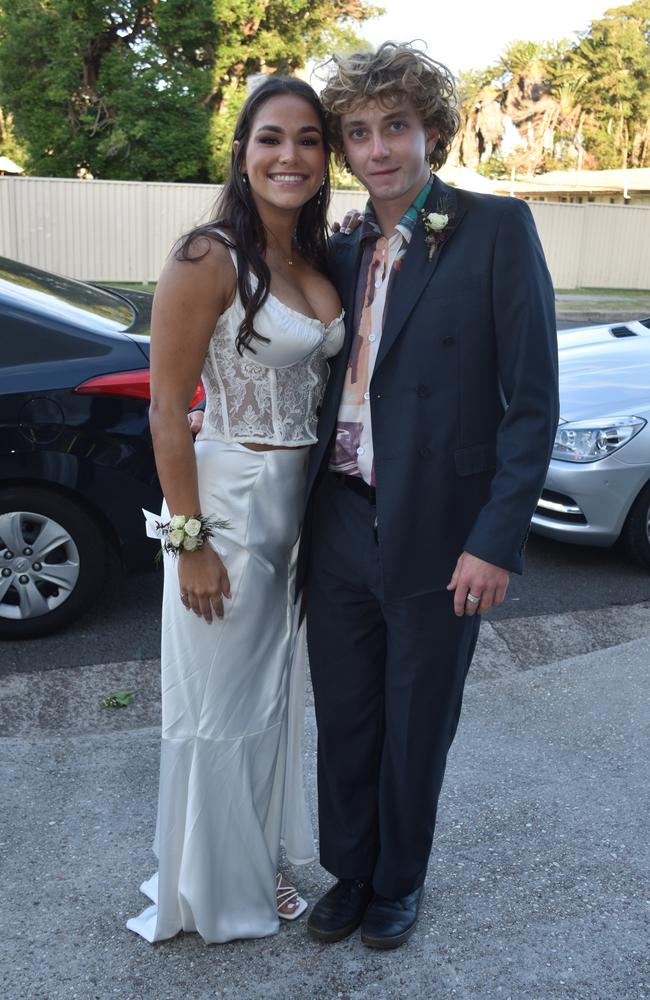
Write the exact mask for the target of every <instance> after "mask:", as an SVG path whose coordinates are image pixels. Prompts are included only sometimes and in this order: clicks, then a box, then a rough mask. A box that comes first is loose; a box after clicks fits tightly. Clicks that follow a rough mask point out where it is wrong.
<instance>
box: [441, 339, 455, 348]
mask: <svg viewBox="0 0 650 1000" xmlns="http://www.w3.org/2000/svg"><path fill="white" fill-rule="evenodd" d="M453 342H454V338H453V337H445V339H444V340H443V344H444V345H445V347H451V345H452V344H453Z"/></svg>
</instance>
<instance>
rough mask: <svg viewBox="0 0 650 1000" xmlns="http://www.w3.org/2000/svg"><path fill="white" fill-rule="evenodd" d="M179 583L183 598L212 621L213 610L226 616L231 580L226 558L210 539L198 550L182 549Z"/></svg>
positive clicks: (209, 621) (195, 611)
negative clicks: (225, 604)
mask: <svg viewBox="0 0 650 1000" xmlns="http://www.w3.org/2000/svg"><path fill="white" fill-rule="evenodd" d="M178 583H179V587H180V592H181V593H180V597H181V601H182V602H183V604H184V605H185V607H186V609H187V610H188V611H193V612H194V614H195V615H198V616H199V617H200V618H205V620H206V622H208V624H211V622H212V611H213V610H214V613H215V615H216V616H217V618H223V598H224V597H225V598H227V600H230V597H231V594H230V580H229V579H228V572H227V570H226V567H225V566H224V564H223V562H222V561H221V559H220V558H219V556H218V555H217V553H216V552H215V551H214V549H213V548H212V546H211V545H208V544H207V543H206V544H205V545H203V547H202V548H200V549H196V551H194V552H182V553H181V554H180V556H179V557H178Z"/></svg>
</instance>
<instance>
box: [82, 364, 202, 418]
mask: <svg viewBox="0 0 650 1000" xmlns="http://www.w3.org/2000/svg"><path fill="white" fill-rule="evenodd" d="M73 391H74V392H77V393H79V395H81V396H128V397H130V398H131V399H151V386H150V383H149V369H148V368H139V369H138V370H137V371H132V372H112V373H111V374H110V375H96V376H95V377H94V378H89V379H87V381H85V382H82V383H81V385H78V386H77V387H76V388H75V389H74V390H73ZM203 399H205V392H204V391H203V385H202V384H201V382H199V384H198V385H197V387H196V389H195V390H194V395H193V396H192V400H191V402H190V403H189V409H190V410H191V409H193V407H195V406H197V405H198V404H199V403H200V402H201V401H202V400H203Z"/></svg>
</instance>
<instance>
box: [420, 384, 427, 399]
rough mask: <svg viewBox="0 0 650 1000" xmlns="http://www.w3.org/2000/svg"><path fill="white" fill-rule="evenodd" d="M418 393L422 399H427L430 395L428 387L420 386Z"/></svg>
mask: <svg viewBox="0 0 650 1000" xmlns="http://www.w3.org/2000/svg"><path fill="white" fill-rule="evenodd" d="M417 393H418V396H419V397H420V399H425V398H426V397H427V396H428V395H429V390H428V389H427V387H426V385H419V386H418V388H417Z"/></svg>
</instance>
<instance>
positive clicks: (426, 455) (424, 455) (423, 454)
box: [418, 446, 431, 458]
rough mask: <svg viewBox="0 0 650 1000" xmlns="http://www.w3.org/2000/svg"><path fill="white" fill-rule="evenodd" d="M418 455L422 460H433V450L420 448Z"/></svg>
mask: <svg viewBox="0 0 650 1000" xmlns="http://www.w3.org/2000/svg"><path fill="white" fill-rule="evenodd" d="M418 455H419V456H420V458H431V448H427V447H426V446H425V447H424V448H418Z"/></svg>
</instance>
